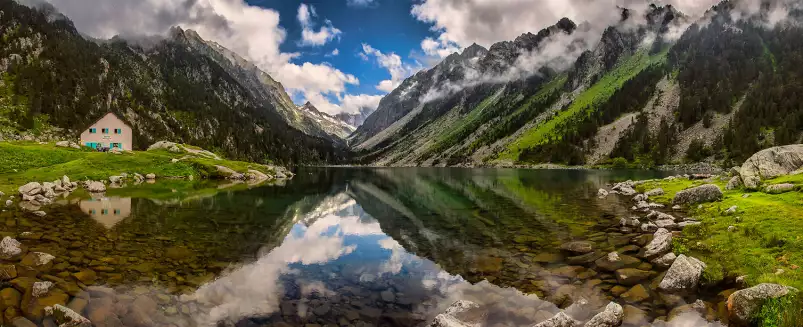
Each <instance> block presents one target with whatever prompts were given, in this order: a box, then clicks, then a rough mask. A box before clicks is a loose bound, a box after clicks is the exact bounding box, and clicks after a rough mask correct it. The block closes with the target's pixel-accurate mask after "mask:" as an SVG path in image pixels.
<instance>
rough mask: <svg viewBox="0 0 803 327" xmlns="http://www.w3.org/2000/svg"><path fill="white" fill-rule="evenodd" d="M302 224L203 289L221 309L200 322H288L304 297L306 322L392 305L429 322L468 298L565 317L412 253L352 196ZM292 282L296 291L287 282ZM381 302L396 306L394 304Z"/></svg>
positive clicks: (204, 298)
mask: <svg viewBox="0 0 803 327" xmlns="http://www.w3.org/2000/svg"><path fill="white" fill-rule="evenodd" d="M296 221H297V223H296V224H295V225H294V226H293V227H292V229H291V231H290V232H289V234H288V235H287V236H286V237H285V239H284V241H283V242H282V244H281V245H279V246H278V247H276V248H273V249H270V250H269V252H267V253H266V254H264V255H262V256H261V257H260V258H259V259H257V260H256V261H255V262H253V263H249V264H246V265H243V266H241V267H239V268H236V269H232V270H230V271H228V272H227V273H225V274H223V276H222V277H220V278H219V279H217V280H215V281H214V282H211V283H209V284H207V285H204V286H202V287H201V288H199V289H198V290H197V292H196V293H195V294H194V297H195V298H196V299H198V300H199V301H201V302H203V303H207V304H211V305H212V306H213V308H212V309H211V310H210V311H209V312H208V314H207V315H205V316H203V317H198V318H197V319H198V320H199V321H198V322H199V323H201V324H202V325H214V324H216V323H217V322H219V321H229V322H237V321H239V320H241V319H243V318H248V317H269V316H272V315H273V316H275V315H278V314H279V313H280V311H281V313H282V314H285V315H286V314H287V312H285V310H284V309H283V307H282V306H283V304H282V302H283V301H288V299H291V298H293V297H294V296H297V297H299V298H300V299H298V300H297V301H296V302H297V303H298V305H297V306H296V307H295V309H296V310H297V312H296V314H297V315H298V316H299V317H302V318H303V317H309V316H311V315H310V314H309V312H313V311H315V312H318V313H321V312H324V311H326V313H329V314H334V315H337V313H342V312H344V311H347V310H353V309H355V308H359V307H361V306H364V305H368V306H384V307H377V308H376V309H379V310H382V311H384V313H383V314H390V313H389V312H388V311H389V310H391V309H396V310H401V311H406V312H402V313H403V314H406V315H410V316H411V317H415V319H417V320H418V321H423V320H424V319H427V318H431V317H432V316H434V315H436V314H437V313H439V312H440V310H443V309H444V308H445V307H447V306H448V305H450V304H451V303H452V302H453V301H455V300H457V299H460V298H467V299H473V300H474V301H477V302H479V303H484V302H491V303H493V304H494V305H495V306H499V305H508V306H510V307H527V308H530V309H533V308H543V309H544V310H547V311H548V312H555V311H557V308H555V307H554V305H551V304H549V303H548V302H545V301H541V300H538V299H537V298H536V297H535V296H526V295H523V294H522V293H520V292H519V291H517V290H515V289H500V288H499V287H496V286H494V285H492V284H490V283H488V282H482V283H478V284H476V285H472V284H470V283H468V282H466V281H464V280H463V278H462V277H460V276H454V275H451V274H449V273H447V272H445V271H443V270H442V269H441V268H440V267H439V266H438V265H437V264H435V263H433V262H431V261H429V260H427V259H423V258H420V257H418V256H416V255H414V254H411V253H409V252H407V251H406V250H405V249H404V248H403V247H402V246H401V244H399V242H397V241H396V240H394V239H393V238H391V237H389V236H388V235H386V234H385V233H383V232H382V229H381V226H380V224H379V223H378V222H377V221H376V220H375V219H374V218H372V217H371V216H370V215H368V214H367V213H365V212H364V211H363V209H362V208H361V207H360V206H359V205H358V204H357V202H356V201H354V200H353V199H351V198H350V197H348V196H347V195H345V194H344V193H340V194H338V195H335V196H330V197H327V198H325V199H324V200H323V201H321V203H320V204H319V205H318V206H317V207H316V208H314V209H313V210H311V211H310V212H309V213H307V214H304V215H302V216H300V217H297V220H296ZM288 279H289V280H290V281H291V283H289V284H288V283H286V282H285V281H286V280H288ZM288 285H289V286H288ZM289 288H297V289H298V290H297V292H294V290H292V289H289ZM385 290H388V291H395V293H394V297H395V299H387V298H383V297H382V296H380V295H379V294H381V293H382V292H383V291H385ZM349 292H352V293H354V292H356V293H359V294H360V295H362V296H360V297H355V298H354V299H351V300H350V301H342V300H341V301H340V302H338V303H334V302H335V301H334V300H333V301H330V302H333V303H326V304H324V305H329V306H331V307H332V310H331V311H329V310H323V309H322V310H315V308H312V307H310V305H309V303H311V302H310V301H309V298H311V297H316V298H324V299H339V298H342V297H347V296H348V295H347V294H351V293H349ZM293 293H297V294H296V295H293ZM384 296H388V295H387V294H384ZM365 297H368V298H369V299H367V300H365V303H363V304H360V303H357V301H361V300H359V299H357V298H360V299H362V298H365ZM380 299H382V300H384V301H388V300H392V301H396V304H394V305H386V304H384V302H383V301H382V300H380ZM341 302H342V303H341ZM318 304H319V305H320V303H318ZM489 304H490V303H489ZM326 309H328V307H327V308H326ZM308 310H310V311H308ZM397 314H398V313H397Z"/></svg>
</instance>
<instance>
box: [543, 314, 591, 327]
mask: <svg viewBox="0 0 803 327" xmlns="http://www.w3.org/2000/svg"><path fill="white" fill-rule="evenodd" d="M575 326H580V322H579V321H577V320H574V318H572V317H569V315H567V314H566V313H563V312H558V314H556V315H555V316H554V317H552V318H549V319H547V320H545V321H543V322H541V323H538V324H536V325H535V326H533V327H575Z"/></svg>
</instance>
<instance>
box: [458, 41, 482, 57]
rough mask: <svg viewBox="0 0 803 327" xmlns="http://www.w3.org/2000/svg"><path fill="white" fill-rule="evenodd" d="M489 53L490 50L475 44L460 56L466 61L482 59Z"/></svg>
mask: <svg viewBox="0 0 803 327" xmlns="http://www.w3.org/2000/svg"><path fill="white" fill-rule="evenodd" d="M487 53H488V49H485V48H484V47H482V46H481V45H479V44H476V43H473V44H471V45H470V46H469V47H468V48H465V49H464V50H463V53H461V54H460V56H461V57H463V58H464V59H471V58H477V57H482V56H484V55H485V54H487Z"/></svg>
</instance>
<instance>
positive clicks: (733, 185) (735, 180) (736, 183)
mask: <svg viewBox="0 0 803 327" xmlns="http://www.w3.org/2000/svg"><path fill="white" fill-rule="evenodd" d="M740 187H742V177H740V176H733V177H731V179H730V180H729V181H728V184H727V185H725V189H726V190H735V189H738V188H740Z"/></svg>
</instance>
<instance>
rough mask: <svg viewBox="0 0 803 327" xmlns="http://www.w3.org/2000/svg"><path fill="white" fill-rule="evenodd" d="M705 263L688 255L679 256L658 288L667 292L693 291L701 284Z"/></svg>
mask: <svg viewBox="0 0 803 327" xmlns="http://www.w3.org/2000/svg"><path fill="white" fill-rule="evenodd" d="M704 269H705V263H703V262H702V261H700V260H697V259H695V258H692V257H687V256H686V255H683V254H681V255H679V256H678V257H677V258H675V260H674V262H672V266H670V267H669V270H668V271H667V272H666V275H665V276H664V279H663V280H661V283H660V284H659V285H658V288H660V289H662V290H664V291H667V292H681V291H693V290H695V289H696V288H697V285H699V283H700V276H702V274H703V270H704Z"/></svg>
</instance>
